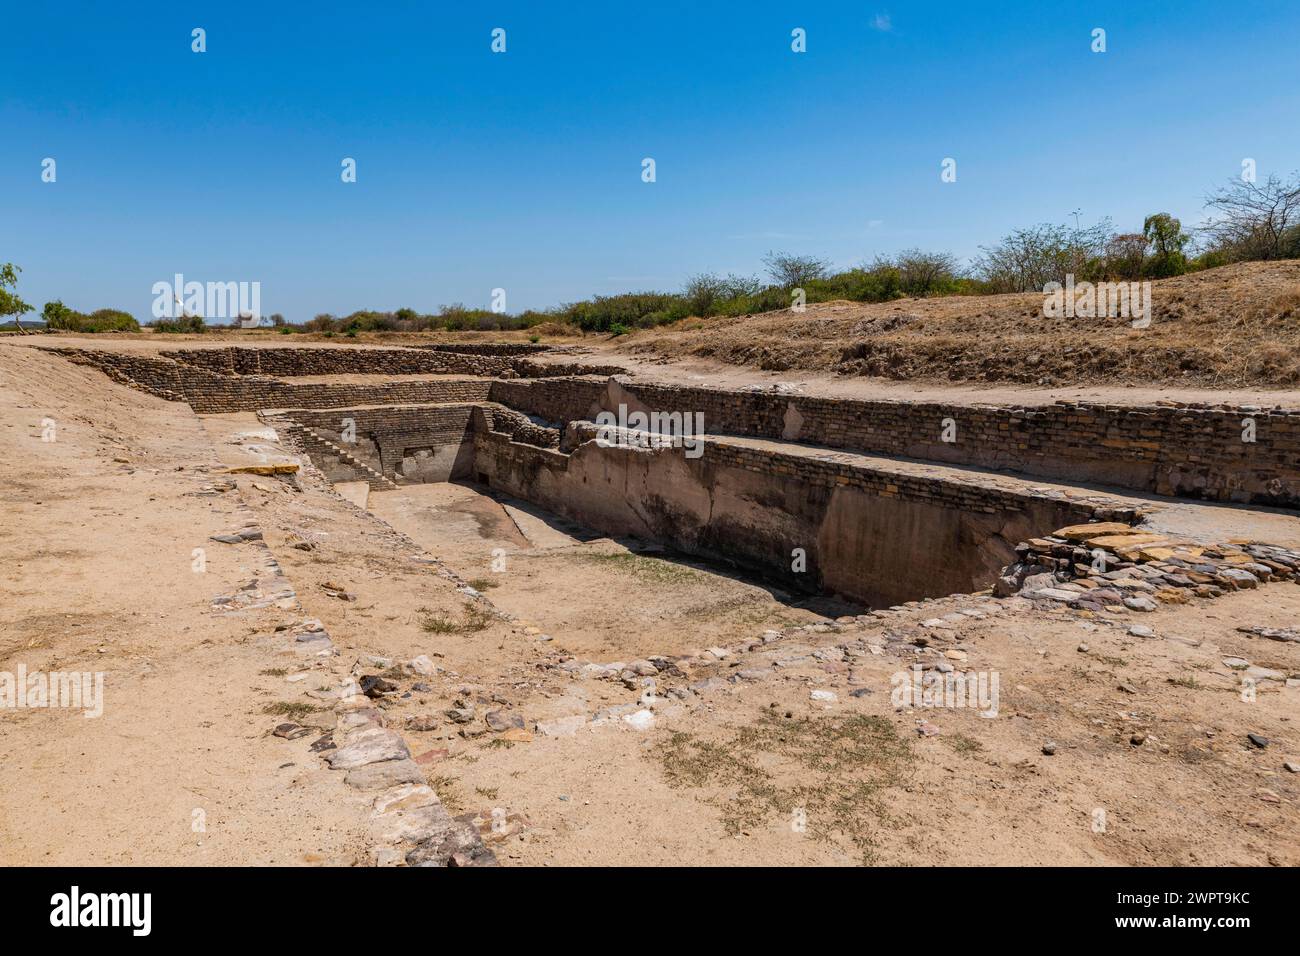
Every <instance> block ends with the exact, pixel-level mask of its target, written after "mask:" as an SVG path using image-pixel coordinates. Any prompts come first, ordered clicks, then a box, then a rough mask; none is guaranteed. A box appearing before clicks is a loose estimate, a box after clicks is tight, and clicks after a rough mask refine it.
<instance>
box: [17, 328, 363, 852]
mask: <svg viewBox="0 0 1300 956" xmlns="http://www.w3.org/2000/svg"><path fill="white" fill-rule="evenodd" d="M0 407H3V408H4V409H5V413H4V416H3V423H2V424H0V485H3V487H4V489H5V492H4V504H3V510H4V521H3V522H2V523H0V580H3V582H4V583H3V591H4V599H3V601H0V671H6V672H9V673H14V674H16V673H17V670H18V668H19V666H25V668H26V669H27V671H28V672H29V673H30V672H37V671H41V672H49V671H53V670H61V671H76V672H89V673H99V672H102V673H103V675H104V683H103V688H104V689H103V713H102V716H100V717H97V718H86V717H83V716H82V712H81V711H72V710H68V709H62V708H50V709H25V710H4V711H0V754H3V763H4V768H5V774H4V779H5V783H4V784H3V785H0V864H4V865H16V864H78V865H80V864H128V863H129V864H167V865H187V864H204V865H212V864H252V863H279V864H304V863H318V862H344V863H346V862H351V861H352V860H354V859H356V858H358V857H359V856H361V855H362V854H363V853H364V849H365V848H364V845H362V844H361V843H360V842H359V833H358V823H359V822H360V818H359V817H358V815H357V808H356V807H355V806H348V805H346V804H345V803H344V802H343V801H342V800H341V799H340V798H341V797H342V796H344V795H343V794H342V793H341V792H340V788H339V786H338V782H337V780H334V779H330V774H329V772H328V771H327V770H323V769H321V768H320V765H319V761H318V760H316V759H315V758H314V756H313V757H312V759H311V760H310V761H304V760H302V758H301V756H299V755H298V754H295V753H290V752H289V751H288V750H287V749H286V748H287V744H286V742H285V741H283V740H280V739H278V738H275V737H271V736H269V731H270V729H271V728H272V727H273V726H274V724H275V720H274V719H273V718H271V717H268V716H266V715H265V714H263V713H261V711H262V709H263V708H264V707H265V706H266V704H267V703H269V702H273V701H275V700H278V699H280V698H281V697H282V696H283V688H284V687H285V686H286V685H285V678H284V676H283V675H280V676H268V675H266V674H264V673H263V672H264V671H267V670H272V669H274V668H275V667H276V665H277V664H279V663H280V660H279V659H277V656H276V653H275V650H274V649H273V648H271V647H270V646H268V645H267V643H266V640H265V635H266V634H267V632H269V631H270V629H271V627H272V626H273V622H274V621H276V620H279V619H281V618H283V617H285V616H286V612H285V611H283V610H280V609H275V608H271V609H267V610H265V611H261V612H254V611H249V612H244V613H242V614H231V615H225V614H221V613H219V612H218V611H217V610H216V609H214V607H213V605H212V603H211V602H212V599H213V597H214V596H216V595H219V594H229V593H231V592H232V591H233V590H234V589H235V588H237V587H238V586H240V585H242V584H244V583H245V582H247V581H248V580H249V579H250V578H252V577H257V576H258V575H261V574H264V569H263V568H262V567H261V566H259V564H258V563H257V560H256V558H257V554H256V552H255V551H254V550H253V549H250V548H248V547H246V546H229V545H222V544H217V543H215V542H212V541H209V540H208V536H209V535H211V534H217V533H222V532H229V531H230V530H231V529H232V527H233V526H235V522H236V521H237V520H238V515H237V512H236V504H237V493H235V492H216V493H206V494H204V493H203V492H202V489H203V488H204V487H205V486H211V484H212V482H213V477H212V476H211V474H210V473H209V471H208V469H212V468H213V466H214V461H215V459H214V455H213V449H212V446H211V444H210V443H209V441H208V439H207V436H206V435H205V433H204V432H203V430H202V428H201V427H200V424H199V421H198V419H197V418H196V417H195V416H194V415H193V414H192V413H191V412H190V410H189V408H188V407H186V406H184V405H180V404H175V403H168V402H164V401H161V400H159V399H156V398H152V397H149V396H146V395H142V394H140V393H137V392H133V391H130V390H129V389H125V388H121V387H120V386H116V385H113V384H112V383H110V382H109V381H108V380H107V379H106V378H104V377H103V376H102V375H100V374H99V373H97V372H93V371H91V370H89V369H85V368H80V367H77V366H74V365H71V364H69V363H67V362H65V361H63V360H62V359H59V358H55V357H47V356H43V355H38V354H32V353H31V352H29V351H28V350H22V351H20V350H18V349H12V348H0ZM44 420H50V421H52V422H53V427H54V437H55V439H56V440H54V441H42V433H43V431H44V429H43V427H42V422H43V421H44ZM194 548H203V549H204V551H205V553H206V571H204V572H203V573H196V572H195V571H194V570H192V567H193V562H194V556H193V553H192V552H193V549H194ZM200 824H201V825H203V826H204V827H205V828H206V829H205V831H204V832H196V827H198V826H199V825H200Z"/></svg>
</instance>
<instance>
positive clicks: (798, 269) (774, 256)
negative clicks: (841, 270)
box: [763, 252, 831, 289]
mask: <svg viewBox="0 0 1300 956" xmlns="http://www.w3.org/2000/svg"><path fill="white" fill-rule="evenodd" d="M763 265H765V266H767V274H768V275H770V276H771V277H772V281H773V282H775V283H776V284H777V285H779V286H780V287H781V288H783V289H793V288H794V287H795V286H802V285H804V284H805V283H807V282H809V281H811V280H812V279H823V278H825V277H826V275H827V273H829V272H830V269H831V264H830V263H829V262H827V261H826V260H825V259H818V258H816V257H815V256H792V255H790V254H788V253H784V252H769V253H768V254H767V255H766V256H764V257H763Z"/></svg>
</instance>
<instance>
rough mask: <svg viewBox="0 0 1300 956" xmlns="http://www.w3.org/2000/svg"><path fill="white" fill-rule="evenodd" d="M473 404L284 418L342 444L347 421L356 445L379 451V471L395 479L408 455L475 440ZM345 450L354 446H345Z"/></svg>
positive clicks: (300, 412)
mask: <svg viewBox="0 0 1300 956" xmlns="http://www.w3.org/2000/svg"><path fill="white" fill-rule="evenodd" d="M476 407H478V406H476V405H473V404H457V405H416V406H408V407H395V408H338V409H334V410H332V411H317V410H306V409H296V410H291V411H286V412H285V413H284V417H286V418H288V419H290V420H292V421H295V422H297V423H299V424H300V425H305V426H307V427H308V428H311V429H313V430H314V431H317V432H319V433H321V434H323V435H325V436H327V437H328V438H329V439H330V440H331V441H333V442H336V443H338V444H343V442H342V437H341V436H342V433H343V430H344V428H345V427H346V420H347V419H351V420H352V422H353V423H354V426H355V429H356V440H357V445H358V446H359V447H361V448H362V449H365V448H369V447H373V448H376V449H377V450H378V455H379V469H378V470H380V471H381V472H382V473H383V474H384V475H385V476H387V477H389V478H393V477H394V476H395V475H396V473H397V470H398V468H399V467H400V466H401V464H402V459H403V458H404V457H406V455H407V453H408V452H411V451H414V450H415V449H421V448H429V449H433V448H442V447H446V446H450V445H461V444H464V443H465V442H468V441H471V440H472V428H471V426H472V419H473V414H474V409H475V408H476ZM343 447H351V446H349V445H347V444H344V445H343Z"/></svg>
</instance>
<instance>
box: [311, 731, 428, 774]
mask: <svg viewBox="0 0 1300 956" xmlns="http://www.w3.org/2000/svg"><path fill="white" fill-rule="evenodd" d="M410 756H411V752H410V751H409V750H407V749H406V744H405V742H403V740H402V738H401V737H400V736H398V735H397V734H395V733H393V732H392V731H391V730H384V729H382V728H379V727H375V728H372V729H369V730H360V731H357V732H356V733H355V734H352V735H350V736H349V738H348V739H347V740H346V741H345V742H344V744H343V745H342V746H341V747H339V748H338V749H337V750H333V751H330V752H329V753H327V754H326V755H325V759H326V761H328V762H329V765H330V766H331V767H333V768H334V769H335V770H351V769H353V768H355V767H362V766H365V765H366V764H371V763H379V762H381V761H387V760H404V759H406V758H407V757H410Z"/></svg>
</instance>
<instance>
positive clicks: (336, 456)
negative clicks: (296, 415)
mask: <svg viewBox="0 0 1300 956" xmlns="http://www.w3.org/2000/svg"><path fill="white" fill-rule="evenodd" d="M263 420H264V421H265V422H266V423H267V424H268V425H271V426H272V427H273V428H274V429H275V430H276V432H277V433H278V434H279V435H280V436H281V437H282V438H284V439H286V440H288V441H290V442H292V443H293V444H294V445H295V446H296V447H297V448H298V449H299V450H300V451H301V452H302V453H303V454H305V455H307V456H308V457H309V458H310V459H311V460H312V463H313V464H314V465H316V467H317V468H318V469H320V471H321V472H322V473H324V475H325V477H327V478H328V479H329V480H330V481H331V482H339V481H364V482H366V483H367V484H368V485H369V486H370V490H371V491H392V490H393V489H394V488H396V487H397V484H396V483H395V482H394V481H392V480H391V479H390V478H388V477H386V476H385V475H384V474H383V473H382V472H381V471H379V470H378V469H377V468H375V467H374V466H373V465H371V464H370V463H369V462H366V461H364V460H363V459H361V458H360V457H358V456H357V455H354V454H353V453H352V452H350V451H348V450H347V449H346V448H343V447H342V446H340V445H338V444H336V443H335V442H332V441H330V440H329V439H328V438H325V437H324V436H323V435H321V434H320V433H319V432H317V431H316V430H315V429H312V428H308V427H307V426H305V425H300V424H299V423H298V422H295V421H293V420H291V419H289V418H284V417H281V416H271V415H265V416H263ZM348 471H350V472H351V474H348V473H347V472H348Z"/></svg>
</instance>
